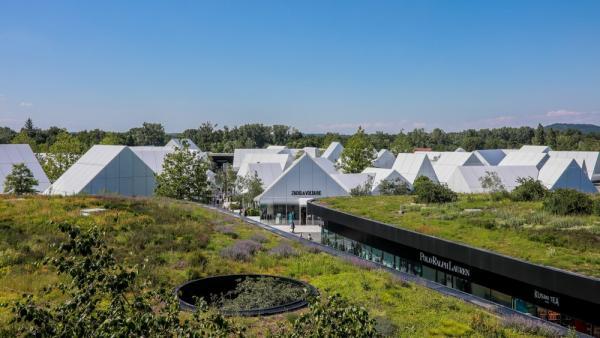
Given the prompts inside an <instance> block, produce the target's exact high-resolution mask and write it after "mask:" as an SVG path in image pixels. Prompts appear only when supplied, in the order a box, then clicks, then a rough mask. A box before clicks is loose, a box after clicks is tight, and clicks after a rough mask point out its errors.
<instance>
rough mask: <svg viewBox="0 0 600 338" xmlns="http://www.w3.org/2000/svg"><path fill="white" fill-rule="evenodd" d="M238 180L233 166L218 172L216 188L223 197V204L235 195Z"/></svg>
mask: <svg viewBox="0 0 600 338" xmlns="http://www.w3.org/2000/svg"><path fill="white" fill-rule="evenodd" d="M236 179H237V176H236V174H235V171H233V169H232V168H231V166H225V167H224V168H222V169H220V170H218V171H217V173H216V175H215V187H216V188H217V190H218V193H219V194H220V195H221V198H222V201H223V202H225V201H227V200H229V199H230V198H231V197H232V196H233V195H234V194H235V189H236Z"/></svg>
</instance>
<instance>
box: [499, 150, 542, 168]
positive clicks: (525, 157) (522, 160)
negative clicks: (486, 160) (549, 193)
mask: <svg viewBox="0 0 600 338" xmlns="http://www.w3.org/2000/svg"><path fill="white" fill-rule="evenodd" d="M547 160H548V154H546V153H543V152H532V151H514V152H510V153H508V154H506V156H505V157H504V158H503V159H502V161H500V163H498V165H499V166H505V165H508V166H523V165H525V166H531V165H532V166H535V167H536V168H538V170H540V169H542V166H544V163H546V161H547Z"/></svg>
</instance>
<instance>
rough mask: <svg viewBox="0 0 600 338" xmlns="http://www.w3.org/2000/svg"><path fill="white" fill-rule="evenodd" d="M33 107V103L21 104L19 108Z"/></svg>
mask: <svg viewBox="0 0 600 338" xmlns="http://www.w3.org/2000/svg"><path fill="white" fill-rule="evenodd" d="M31 106H33V103H31V102H21V103H19V107H31Z"/></svg>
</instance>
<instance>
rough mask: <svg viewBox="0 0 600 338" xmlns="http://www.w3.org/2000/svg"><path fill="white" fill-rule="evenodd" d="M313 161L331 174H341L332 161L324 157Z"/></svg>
mask: <svg viewBox="0 0 600 338" xmlns="http://www.w3.org/2000/svg"><path fill="white" fill-rule="evenodd" d="M313 160H314V161H315V163H316V164H318V165H319V167H321V168H322V169H323V170H325V171H326V172H328V173H330V174H339V173H340V172H339V171H338V170H337V169H336V168H335V164H333V163H332V162H331V161H330V160H328V159H326V158H324V157H313Z"/></svg>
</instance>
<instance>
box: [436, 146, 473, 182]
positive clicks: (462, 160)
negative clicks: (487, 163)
mask: <svg viewBox="0 0 600 338" xmlns="http://www.w3.org/2000/svg"><path fill="white" fill-rule="evenodd" d="M482 165H483V163H482V162H481V160H479V158H478V157H477V156H475V154H473V153H468V152H460V151H459V152H444V153H441V155H440V156H439V158H438V159H437V161H435V162H433V169H434V170H435V174H436V176H437V178H438V181H440V182H442V183H446V182H447V181H448V178H449V177H450V175H452V173H453V172H454V171H455V170H456V168H458V167H460V166H482Z"/></svg>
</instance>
